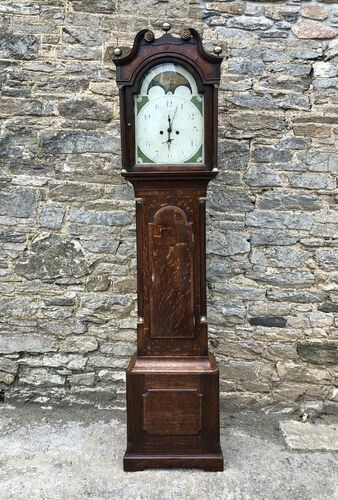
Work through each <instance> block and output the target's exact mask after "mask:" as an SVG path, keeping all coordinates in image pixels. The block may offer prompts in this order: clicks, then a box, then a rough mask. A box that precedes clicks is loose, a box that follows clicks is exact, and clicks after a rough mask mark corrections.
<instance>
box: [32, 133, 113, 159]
mask: <svg viewBox="0 0 338 500" xmlns="http://www.w3.org/2000/svg"><path fill="white" fill-rule="evenodd" d="M40 139H41V146H42V148H43V150H44V151H45V153H48V154H56V155H57V154H65V153H66V154H67V153H118V152H119V150H120V144H119V141H118V139H117V138H115V137H113V136H112V135H111V134H106V133H104V132H86V131H72V130H67V131H58V132H54V131H53V130H51V131H49V130H48V131H45V132H41V134H40Z"/></svg>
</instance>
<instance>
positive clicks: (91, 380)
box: [69, 372, 95, 386]
mask: <svg viewBox="0 0 338 500" xmlns="http://www.w3.org/2000/svg"><path fill="white" fill-rule="evenodd" d="M69 382H70V384H71V385H88V386H93V385H94V384H95V372H90V373H77V374H74V375H71V376H70V377H69Z"/></svg>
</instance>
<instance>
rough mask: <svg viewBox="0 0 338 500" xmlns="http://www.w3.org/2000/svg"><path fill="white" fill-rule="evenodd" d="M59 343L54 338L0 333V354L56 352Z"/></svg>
mask: <svg viewBox="0 0 338 500" xmlns="http://www.w3.org/2000/svg"><path fill="white" fill-rule="evenodd" d="M58 348H59V343H58V340H57V339H56V337H51V336H47V335H38V334H35V333H15V332H10V333H9V332H8V333H5V332H4V333H0V353H2V354H11V353H15V352H51V351H57V350H58Z"/></svg>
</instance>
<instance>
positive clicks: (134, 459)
mask: <svg viewBox="0 0 338 500" xmlns="http://www.w3.org/2000/svg"><path fill="white" fill-rule="evenodd" d="M123 468H124V470H125V472H136V471H142V470H145V469H156V468H157V469H158V468H175V469H178V468H180V469H181V468H184V469H191V468H194V469H203V470H205V471H208V472H221V471H223V455H222V452H220V453H215V454H211V455H158V454H152V455H143V454H142V455H141V454H136V453H128V452H126V453H125V455H124V458H123Z"/></svg>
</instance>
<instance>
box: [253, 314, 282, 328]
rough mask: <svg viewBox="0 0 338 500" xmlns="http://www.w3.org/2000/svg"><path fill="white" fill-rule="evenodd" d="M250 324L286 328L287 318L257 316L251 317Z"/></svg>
mask: <svg viewBox="0 0 338 500" xmlns="http://www.w3.org/2000/svg"><path fill="white" fill-rule="evenodd" d="M249 323H250V325H253V326H264V327H266V328H268V327H270V328H285V326H286V319H285V318H283V317H281V316H255V317H252V318H249Z"/></svg>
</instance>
